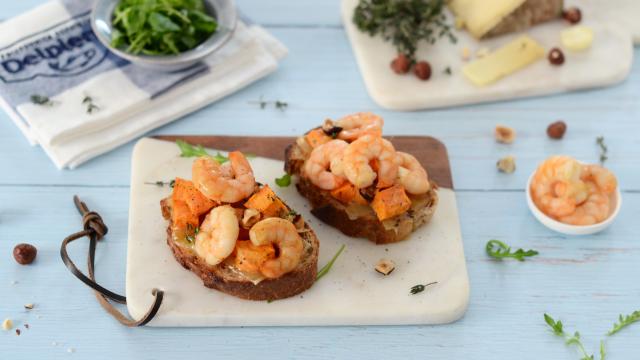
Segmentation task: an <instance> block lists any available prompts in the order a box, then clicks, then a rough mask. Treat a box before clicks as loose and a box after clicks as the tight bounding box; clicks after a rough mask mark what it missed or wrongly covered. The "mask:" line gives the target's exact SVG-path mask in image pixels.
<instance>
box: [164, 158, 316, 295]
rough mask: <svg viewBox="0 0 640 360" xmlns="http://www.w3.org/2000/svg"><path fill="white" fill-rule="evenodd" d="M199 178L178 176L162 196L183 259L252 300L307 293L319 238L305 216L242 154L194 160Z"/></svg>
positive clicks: (209, 282) (171, 239)
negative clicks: (257, 174) (257, 178)
mask: <svg viewBox="0 0 640 360" xmlns="http://www.w3.org/2000/svg"><path fill="white" fill-rule="evenodd" d="M192 177H193V180H192V181H189V180H185V179H180V178H177V179H176V180H175V183H174V187H173V192H172V194H171V196H169V197H168V198H166V199H163V200H162V201H161V208H162V215H163V217H164V218H165V219H167V220H169V221H170V224H169V227H168V229H167V234H168V237H167V243H168V244H169V247H170V248H171V250H172V251H173V254H174V256H175V258H176V260H177V261H178V262H179V263H180V264H182V266H184V267H185V268H186V269H188V270H191V271H192V272H194V273H195V274H196V275H198V276H199V277H200V278H201V279H202V281H203V282H204V285H205V286H207V287H210V288H214V289H217V290H220V291H222V292H225V293H227V294H230V295H234V296H237V297H240V298H243V299H249V300H276V299H282V298H286V297H290V296H293V295H296V294H299V293H301V292H303V291H304V290H306V289H308V288H309V287H311V285H313V283H314V281H315V279H316V273H317V262H318V249H319V243H318V239H317V238H316V235H315V233H314V232H313V231H312V230H311V228H310V227H309V226H308V225H307V224H306V223H305V221H304V220H303V219H302V217H301V216H300V215H298V214H297V213H296V212H295V211H293V210H292V209H291V208H289V207H288V206H287V205H286V204H285V203H284V202H283V201H282V200H281V199H280V198H278V196H277V195H276V194H275V193H274V192H273V191H272V190H271V188H269V186H268V185H261V184H258V183H256V181H255V177H254V175H253V170H252V169H251V165H250V164H249V162H248V161H247V159H246V158H245V156H244V155H243V154H242V153H240V152H237V151H236V152H232V153H230V154H229V161H228V162H225V163H224V164H222V165H221V164H219V163H218V162H217V161H216V160H214V159H213V158H211V157H201V158H198V159H196V160H195V161H194V162H193V168H192Z"/></svg>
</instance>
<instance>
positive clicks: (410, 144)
mask: <svg viewBox="0 0 640 360" xmlns="http://www.w3.org/2000/svg"><path fill="white" fill-rule="evenodd" d="M154 138H155V139H159V140H166V141H176V140H178V139H181V140H184V141H186V142H188V143H190V144H194V145H196V144H199V145H202V146H204V147H208V148H212V149H220V150H225V151H233V150H239V151H242V152H246V153H252V154H255V155H257V156H262V157H266V158H269V159H275V160H281V161H284V149H285V148H286V147H287V146H289V145H290V144H293V143H294V142H295V138H293V137H256V136H214V135H199V136H195V135H162V136H154ZM386 138H387V139H389V140H390V141H391V142H392V143H393V145H394V146H395V148H396V150H399V151H404V152H408V153H410V154H413V156H415V157H416V158H417V159H418V160H419V161H420V163H422V166H424V167H425V168H426V169H427V171H428V173H429V176H430V177H431V179H433V180H435V181H436V183H438V186H440V187H445V188H449V189H453V179H452V177H451V166H450V164H449V155H448V154H447V148H446V147H445V146H444V144H443V143H442V142H441V141H440V140H438V139H435V138H433V137H430V136H388V137H386Z"/></svg>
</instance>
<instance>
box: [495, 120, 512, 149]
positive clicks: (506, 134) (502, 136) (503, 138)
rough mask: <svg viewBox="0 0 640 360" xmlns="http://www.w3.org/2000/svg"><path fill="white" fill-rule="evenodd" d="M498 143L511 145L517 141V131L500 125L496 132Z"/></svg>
mask: <svg viewBox="0 0 640 360" xmlns="http://www.w3.org/2000/svg"><path fill="white" fill-rule="evenodd" d="M495 137H496V141H497V142H499V143H503V144H511V143H513V141H514V140H515V139H516V131H515V130H513V129H512V128H510V127H507V126H503V125H498V126H496V130H495Z"/></svg>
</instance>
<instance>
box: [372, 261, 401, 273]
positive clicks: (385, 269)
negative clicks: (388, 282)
mask: <svg viewBox="0 0 640 360" xmlns="http://www.w3.org/2000/svg"><path fill="white" fill-rule="evenodd" d="M395 268H396V264H395V263H394V262H393V261H391V260H387V259H380V261H378V264H376V267H375V269H376V271H377V272H379V273H380V274H382V275H384V276H387V275H389V274H391V272H392V271H393V270H394V269H395Z"/></svg>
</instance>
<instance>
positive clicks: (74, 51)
mask: <svg viewBox="0 0 640 360" xmlns="http://www.w3.org/2000/svg"><path fill="white" fill-rule="evenodd" d="M92 3H93V2H92V1H89V2H87V1H83V0H58V1H52V2H49V3H46V4H45V5H42V6H40V7H38V8H36V9H34V10H32V11H31V12H29V13H26V14H24V15H22V16H19V17H17V18H14V19H12V20H9V21H7V22H6V23H4V24H2V25H1V26H0V96H1V97H2V100H3V101H2V102H1V105H2V106H3V107H4V108H5V110H6V111H7V113H9V115H10V117H11V118H12V119H13V121H14V122H15V123H16V125H18V127H19V128H20V129H21V130H22V131H23V133H25V135H26V136H27V137H28V138H29V139H30V140H31V141H32V142H37V143H39V144H40V145H41V146H42V147H43V149H44V150H45V152H46V153H47V154H48V155H49V156H50V157H51V158H52V160H53V161H54V163H55V164H56V166H58V167H60V168H62V167H71V168H73V167H75V166H77V165H79V164H80V163H82V162H84V161H86V160H88V159H90V158H92V157H95V156H97V155H100V154H102V153H104V152H106V151H109V150H111V149H113V148H114V147H116V146H119V145H121V144H124V143H126V142H128V141H130V140H131V139H134V138H135V137H138V136H140V135H142V134H144V133H145V132H147V131H150V130H152V129H154V128H156V127H158V126H161V125H164V124H166V123H168V122H170V121H172V120H175V119H176V118H178V117H180V116H183V115H185V114H187V113H189V112H191V111H194V110H196V109H198V108H200V107H203V106H205V105H207V104H209V103H211V102H213V101H215V100H218V99H220V98H221V97H223V96H225V95H228V94H230V93H232V92H234V91H236V90H238V89H240V88H242V87H244V86H246V85H248V84H250V83H252V82H254V81H256V80H257V79H259V78H261V77H263V76H265V75H267V74H269V73H271V72H272V71H274V70H275V69H276V68H277V61H278V60H279V59H281V58H282V57H284V56H285V55H286V53H287V50H286V48H285V47H284V46H283V45H282V44H281V43H280V42H279V41H277V40H276V39H275V38H273V37H272V36H271V35H269V34H268V33H267V32H266V31H264V29H262V28H260V27H258V26H256V25H251V24H249V25H246V23H248V21H246V20H244V21H243V22H240V23H239V24H238V28H237V30H236V32H235V33H234V35H233V37H232V39H231V40H230V41H229V42H228V43H227V44H226V45H225V46H224V47H223V49H221V50H219V51H218V52H216V53H215V54H214V55H213V56H211V57H210V58H209V59H207V60H206V61H204V62H203V63H201V64H198V65H195V66H193V67H191V68H189V69H186V70H183V71H179V72H174V73H169V74H167V73H158V72H155V71H150V70H148V69H143V68H140V67H138V66H135V65H133V64H130V63H128V62H126V61H123V60H121V59H119V58H117V57H115V55H113V54H111V53H110V52H108V51H107V50H106V49H105V48H104V47H102V46H101V45H100V44H99V43H98V41H97V39H95V35H93V33H92V32H91V30H90V27H88V26H89V24H88V23H87V21H88V18H87V16H88V15H89V9H90V7H91V4H92ZM52 18H56V19H57V20H55V21H54V20H52ZM61 19H66V20H61ZM33 95H38V96H46V97H48V98H49V99H50V101H51V102H52V103H53V104H46V105H41V104H35V103H33V102H32V99H31V97H32V96H33ZM86 97H90V98H91V99H92V102H93V103H94V104H95V105H96V106H98V107H99V108H98V109H97V110H95V111H92V112H90V113H89V112H88V111H87V110H88V106H89V105H88V103H87V102H84V103H83V100H84V99H85V98H86Z"/></svg>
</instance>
